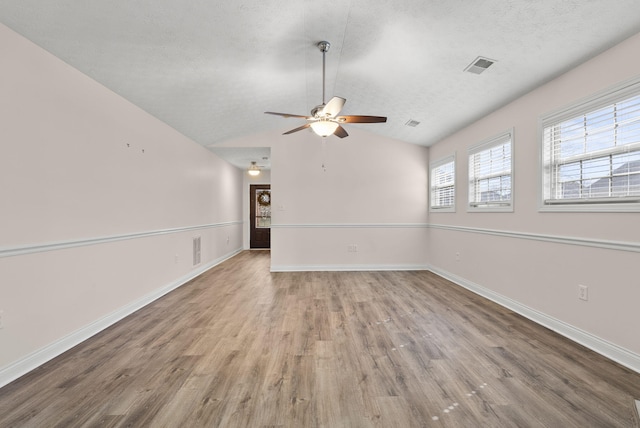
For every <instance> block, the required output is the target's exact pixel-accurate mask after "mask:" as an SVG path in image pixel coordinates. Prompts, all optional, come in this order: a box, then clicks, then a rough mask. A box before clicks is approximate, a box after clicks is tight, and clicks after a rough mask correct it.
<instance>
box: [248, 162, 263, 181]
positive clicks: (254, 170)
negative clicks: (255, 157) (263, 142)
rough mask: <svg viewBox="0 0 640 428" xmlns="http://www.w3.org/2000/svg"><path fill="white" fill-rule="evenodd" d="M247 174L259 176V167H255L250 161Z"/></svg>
mask: <svg viewBox="0 0 640 428" xmlns="http://www.w3.org/2000/svg"><path fill="white" fill-rule="evenodd" d="M247 173H249V175H251V176H253V177H256V176H258V175H260V167H259V166H258V165H256V162H255V161H251V166H249V169H248V170H247Z"/></svg>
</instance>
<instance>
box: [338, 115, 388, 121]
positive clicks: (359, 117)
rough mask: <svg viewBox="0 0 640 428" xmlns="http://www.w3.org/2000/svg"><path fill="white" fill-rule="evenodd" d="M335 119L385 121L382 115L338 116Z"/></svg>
mask: <svg viewBox="0 0 640 428" xmlns="http://www.w3.org/2000/svg"><path fill="white" fill-rule="evenodd" d="M336 120H337V121H338V122H340V123H382V122H386V121H387V118H386V117H384V116H338V117H336Z"/></svg>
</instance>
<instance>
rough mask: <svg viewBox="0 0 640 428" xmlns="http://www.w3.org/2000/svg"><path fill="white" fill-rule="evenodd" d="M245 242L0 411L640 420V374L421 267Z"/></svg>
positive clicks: (53, 419)
mask: <svg viewBox="0 0 640 428" xmlns="http://www.w3.org/2000/svg"><path fill="white" fill-rule="evenodd" d="M269 262H270V254H269V252H268V251H255V252H243V253H241V254H240V255H238V256H236V257H234V258H232V259H231V260H228V261H226V262H224V263H222V264H221V265H219V266H217V267H215V268H213V269H211V270H210V271H209V272H207V273H205V274H204V275H202V276H200V277H198V278H196V279H195V280H193V281H191V282H190V283H188V284H186V285H184V286H183V287H181V288H179V289H178V290H176V291H174V292H172V293H170V294H168V295H166V296H165V297H163V298H161V299H159V300H158V301H156V302H154V303H153V304H151V305H149V306H147V307H145V308H143V309H142V310H140V311H138V312H136V313H135V314H133V315H131V316H129V317H127V318H126V319H124V320H122V321H121V322H119V323H117V324H116V325H114V326H112V327H111V328H109V329H107V330H105V331H103V332H102V333H100V334H98V335H97V336H95V337H93V338H91V339H90V340H88V341H86V342H84V343H82V344H81V345H79V346H77V347H75V348H74V349H72V350H70V351H68V352H66V353H65V354H63V355H61V356H60V357H58V358H56V359H54V360H52V361H50V362H48V363H47V364H45V365H44V366H42V367H40V368H38V369H36V370H34V371H33V372H31V373H29V374H27V375H26V376H24V377H22V378H20V379H18V380H17V381H15V382H13V383H11V384H9V385H7V386H6V387H4V388H2V389H0V427H3V428H4V427H38V428H40V427H65V428H67V427H92V426H105V427H106V426H109V427H280V426H281V427H554V428H555V427H563V428H566V427H580V428H584V427H633V426H637V420H636V415H635V409H634V407H635V404H634V398H640V374H637V373H634V372H632V371H630V370H627V369H625V368H623V367H621V366H619V365H617V364H614V363H612V362H610V361H608V360H606V359H605V358H603V357H601V356H599V355H597V354H595V353H593V352H591V351H589V350H586V349H585V348H583V347H581V346H579V345H576V344H574V343H572V342H570V341H568V340H566V339H563V338H561V337H559V336H557V335H555V334H554V333H552V332H550V331H548V330H546V329H544V328H542V327H540V326H537V325H535V324H534V323H532V322H530V321H527V320H525V319H523V318H521V317H520V316H518V315H516V314H514V313H513V312H511V311H509V310H506V309H504V308H501V307H500V306H497V305H495V304H493V303H491V302H489V301H487V300H484V299H482V298H480V297H478V296H475V295H474V294H472V293H470V292H468V291H466V290H464V289H462V288H460V287H457V286H455V285H453V284H451V283H449V282H447V281H446V280H444V279H442V278H440V277H438V276H436V275H434V274H431V273H428V272H314V273H270V272H269Z"/></svg>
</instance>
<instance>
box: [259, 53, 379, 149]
mask: <svg viewBox="0 0 640 428" xmlns="http://www.w3.org/2000/svg"><path fill="white" fill-rule="evenodd" d="M317 46H318V49H320V51H321V52H322V104H320V105H319V106H316V107H314V108H313V109H312V110H311V116H303V115H299V114H289V113H276V112H273V111H265V113H266V114H273V115H276V116H282V117H285V118H289V117H295V118H300V119H305V120H306V121H307V123H306V124H304V125H302V126H299V127H297V128H294V129H292V130H290V131H287V132H285V133H283V134H282V135H289V134H292V133H294V132H298V131H302V130H303V129H307V128H309V127H311V129H312V130H313V132H315V133H316V134H317V135H319V136H320V137H328V136H329V135H335V136H336V137H339V138H344V137H347V136H349V134H348V133H347V131H346V130H345V129H344V128H343V127H342V126H340V124H342V123H382V122H386V121H387V118H386V117H383V116H354V115H350V116H338V113H340V110H342V107H343V106H344V103H345V102H346V101H347V100H346V99H344V98H341V97H333V98H331V99H330V100H329V102H328V103H325V68H326V67H325V54H326V53H327V51H328V50H329V48H330V47H331V43H329V42H327V41H321V42H319V43H318V44H317Z"/></svg>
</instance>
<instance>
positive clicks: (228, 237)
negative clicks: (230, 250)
mask: <svg viewBox="0 0 640 428" xmlns="http://www.w3.org/2000/svg"><path fill="white" fill-rule="evenodd" d="M227 245H229V237H228V236H227Z"/></svg>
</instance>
